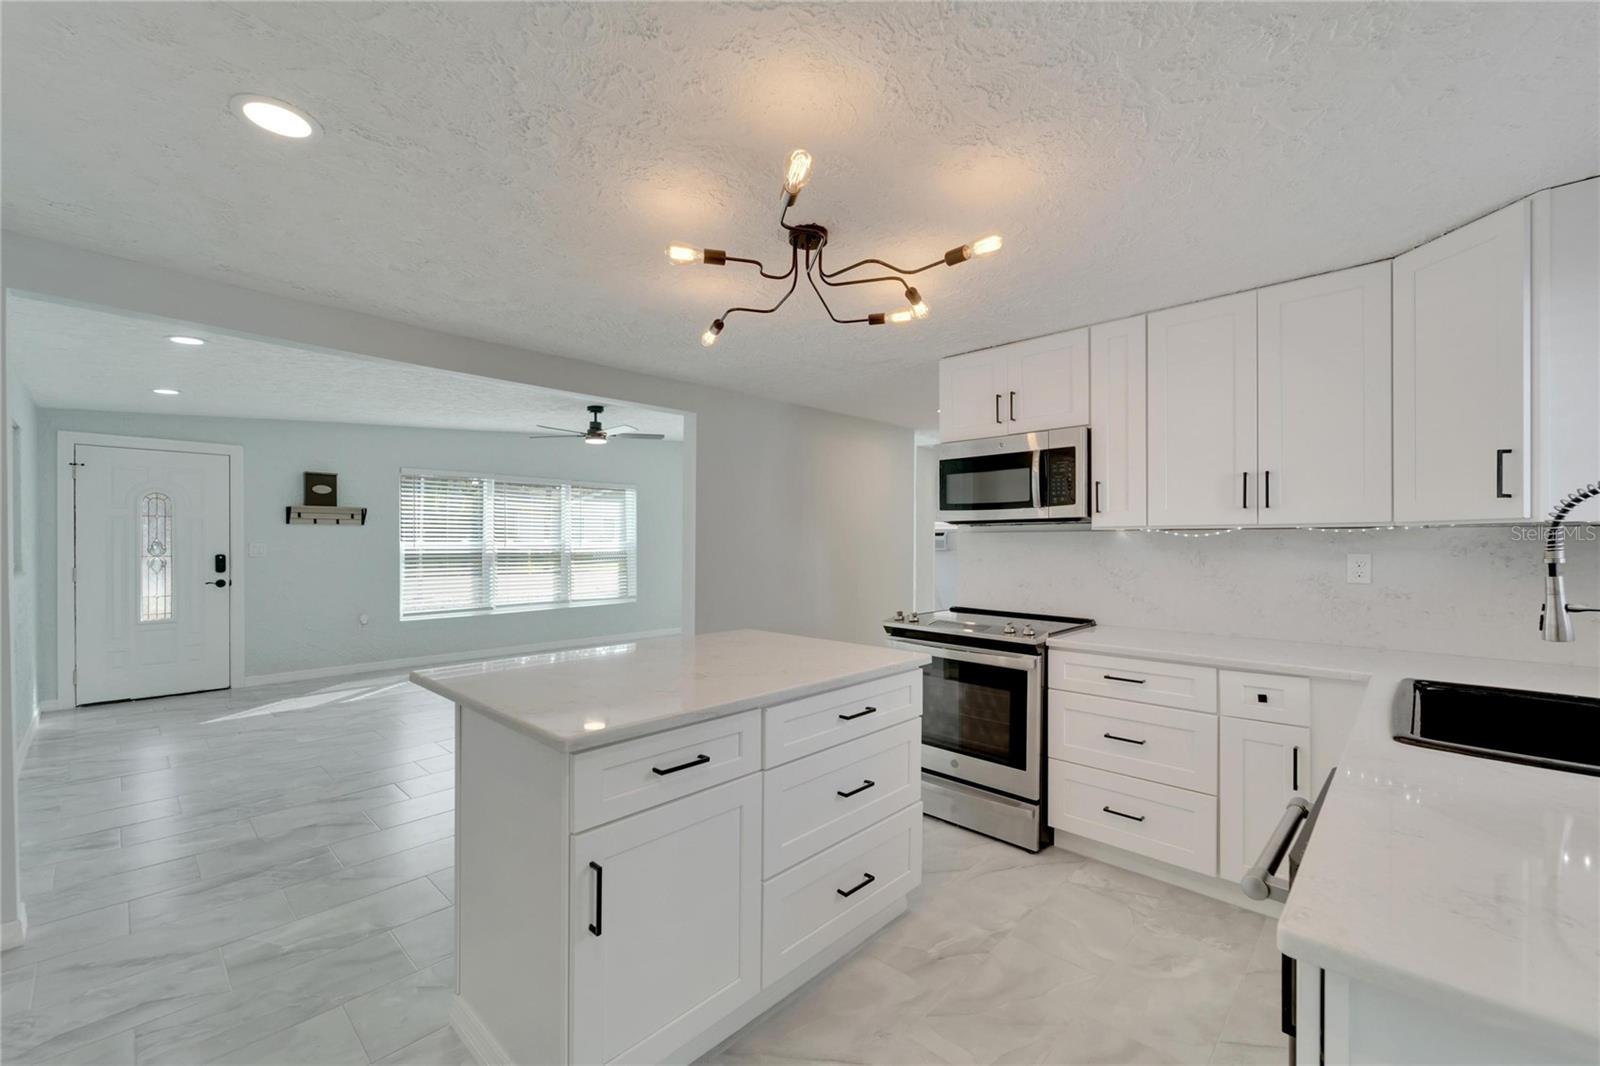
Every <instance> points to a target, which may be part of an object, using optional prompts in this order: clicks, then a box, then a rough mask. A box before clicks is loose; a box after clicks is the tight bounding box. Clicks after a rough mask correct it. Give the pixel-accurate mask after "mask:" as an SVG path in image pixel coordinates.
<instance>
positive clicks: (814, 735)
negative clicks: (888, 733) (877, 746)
mask: <svg viewBox="0 0 1600 1066" xmlns="http://www.w3.org/2000/svg"><path fill="white" fill-rule="evenodd" d="M921 716H922V671H921V670H911V671H908V672H907V673H903V674H893V675H891V676H889V677H882V678H878V679H877V680H876V681H863V682H862V683H861V684H859V685H850V686H848V687H846V688H839V689H834V690H833V691H831V692H819V693H818V694H817V695H815V696H807V697H805V698H804V699H798V700H791V701H790V702H788V703H778V704H774V705H773V706H771V707H768V708H767V710H766V727H767V728H766V733H767V736H766V751H765V756H766V765H767V766H769V767H772V766H781V765H782V764H784V763H786V762H793V761H794V760H795V759H799V758H801V757H803V756H806V755H812V754H814V753H816V752H819V751H822V750H824V749H826V748H831V747H835V746H836V745H839V744H843V743H845V742H846V741H849V740H854V739H855V738H857V737H862V736H866V735H867V734H868V733H876V732H877V731H878V730H880V729H883V728H885V727H887V726H891V725H898V724H899V723H901V722H904V721H907V720H909V719H914V718H920V717H921Z"/></svg>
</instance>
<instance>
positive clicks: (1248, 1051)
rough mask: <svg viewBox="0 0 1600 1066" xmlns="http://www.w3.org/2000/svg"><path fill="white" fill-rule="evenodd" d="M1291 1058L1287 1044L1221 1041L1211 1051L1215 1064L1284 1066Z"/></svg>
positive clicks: (1222, 1065)
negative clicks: (1266, 1045) (1272, 1044)
mask: <svg viewBox="0 0 1600 1066" xmlns="http://www.w3.org/2000/svg"><path fill="white" fill-rule="evenodd" d="M1288 1059H1289V1048H1288V1045H1287V1044H1284V1045H1283V1046H1280V1047H1263V1046H1261V1045H1259V1044H1230V1043H1228V1042H1227V1041H1225V1040H1223V1041H1219V1042H1218V1043H1217V1046H1216V1048H1215V1049H1213V1050H1212V1052H1211V1058H1210V1060H1209V1061H1210V1062H1212V1063H1214V1064H1215V1066H1283V1063H1285V1062H1287V1061H1288Z"/></svg>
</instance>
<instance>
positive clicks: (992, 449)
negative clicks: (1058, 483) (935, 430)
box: [939, 433, 1049, 522]
mask: <svg viewBox="0 0 1600 1066" xmlns="http://www.w3.org/2000/svg"><path fill="white" fill-rule="evenodd" d="M1045 440H1046V437H1045V434H1043V433H1017V434H1013V435H1012V436H1009V437H990V438H989V439H987V440H969V441H961V442H959V443H956V444H947V445H945V446H943V447H942V448H940V449H939V520H940V521H941V522H1015V521H1019V520H1022V521H1026V520H1028V519H1038V518H1048V517H1049V512H1048V511H1047V509H1046V508H1045V506H1044V503H1043V501H1042V500H1041V499H1040V493H1041V484H1040V475H1039V453H1040V452H1041V451H1042V450H1043V449H1044V447H1045Z"/></svg>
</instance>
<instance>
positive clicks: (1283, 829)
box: [1239, 796, 1311, 901]
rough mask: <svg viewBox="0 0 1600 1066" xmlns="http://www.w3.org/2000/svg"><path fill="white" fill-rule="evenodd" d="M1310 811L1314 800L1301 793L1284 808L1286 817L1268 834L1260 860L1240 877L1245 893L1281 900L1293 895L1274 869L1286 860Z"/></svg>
mask: <svg viewBox="0 0 1600 1066" xmlns="http://www.w3.org/2000/svg"><path fill="white" fill-rule="evenodd" d="M1310 813H1311V804H1309V803H1307V802H1306V801H1305V800H1304V799H1303V798H1301V797H1300V796H1295V797H1294V798H1293V799H1291V800H1290V801H1289V805H1288V806H1287V807H1285V808H1284V809H1283V817H1282V818H1279V819H1278V827H1277V828H1276V829H1274V830H1273V831H1272V835H1271V836H1270V837H1268V838H1267V846H1266V847H1264V848H1262V849H1261V854H1260V855H1258V856H1256V864H1255V865H1254V866H1252V867H1250V869H1249V870H1247V871H1246V872H1245V875H1244V877H1243V878H1241V879H1240V881H1239V887H1240V888H1242V889H1244V894H1245V895H1247V896H1249V897H1250V898H1251V899H1275V900H1279V901H1282V900H1286V899H1288V898H1289V882H1287V881H1285V880H1284V879H1283V878H1281V877H1278V876H1276V875H1274V874H1273V872H1272V871H1273V870H1274V869H1276V868H1277V865H1278V864H1279V863H1280V862H1282V861H1283V856H1284V853H1285V852H1287V851H1288V850H1289V841H1290V840H1292V839H1293V838H1294V831H1295V830H1296V829H1298V828H1299V827H1300V823H1301V822H1302V821H1304V820H1305V817H1306V815H1308V814H1310Z"/></svg>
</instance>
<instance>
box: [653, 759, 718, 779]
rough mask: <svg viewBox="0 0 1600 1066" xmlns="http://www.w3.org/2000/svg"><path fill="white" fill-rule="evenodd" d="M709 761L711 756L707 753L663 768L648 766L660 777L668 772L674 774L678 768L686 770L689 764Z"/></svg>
mask: <svg viewBox="0 0 1600 1066" xmlns="http://www.w3.org/2000/svg"><path fill="white" fill-rule="evenodd" d="M710 761H711V756H709V755H696V756H695V757H694V758H692V759H690V760H689V761H688V762H681V763H679V764H678V765H677V766H669V767H667V768H666V769H665V770H663V769H662V768H661V767H659V766H652V767H650V772H651V773H653V774H657V775H659V776H661V777H666V776H667V775H668V774H675V773H677V772H678V771H679V770H687V769H689V767H691V766H704V765H705V764H706V763H708V762H710Z"/></svg>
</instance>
